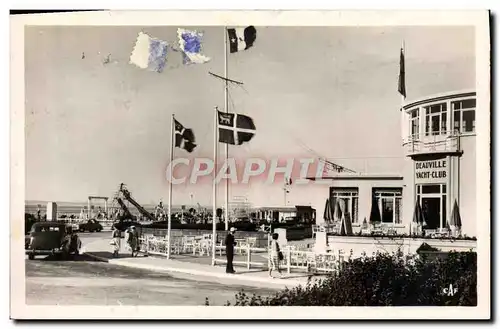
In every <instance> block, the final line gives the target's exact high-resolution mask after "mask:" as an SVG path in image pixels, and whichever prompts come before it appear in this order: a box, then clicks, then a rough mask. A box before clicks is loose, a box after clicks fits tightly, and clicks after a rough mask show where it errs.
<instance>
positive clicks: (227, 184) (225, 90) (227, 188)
mask: <svg viewBox="0 0 500 329" xmlns="http://www.w3.org/2000/svg"><path fill="white" fill-rule="evenodd" d="M227 79H228V75H227V26H225V27H224V112H226V113H228V111H229V109H228V97H229V95H228V83H229V82H228V80H227ZM224 155H225V161H226V162H225V163H226V164H227V161H228V156H229V144H227V143H226V144H224ZM225 192H226V195H225V207H224V208H225V209H224V217H225V223H226V225H225V229H226V231H228V230H229V179H227V178H226V191H225Z"/></svg>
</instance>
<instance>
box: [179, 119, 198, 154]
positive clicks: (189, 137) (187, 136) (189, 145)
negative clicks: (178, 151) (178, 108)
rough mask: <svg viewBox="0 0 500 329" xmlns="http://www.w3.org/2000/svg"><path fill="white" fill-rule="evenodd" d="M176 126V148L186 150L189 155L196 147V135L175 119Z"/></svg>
mask: <svg viewBox="0 0 500 329" xmlns="http://www.w3.org/2000/svg"><path fill="white" fill-rule="evenodd" d="M174 125H175V147H178V148H182V149H185V150H186V151H188V152H189V153H191V152H193V150H194V148H195V147H196V144H195V138H194V133H193V130H192V129H189V128H184V126H183V125H182V124H181V123H180V122H179V121H177V120H175V119H174Z"/></svg>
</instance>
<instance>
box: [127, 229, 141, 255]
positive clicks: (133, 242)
mask: <svg viewBox="0 0 500 329" xmlns="http://www.w3.org/2000/svg"><path fill="white" fill-rule="evenodd" d="M127 233H128V234H127V242H128V246H129V248H130V251H131V252H132V257H135V256H136V252H137V247H138V245H139V243H138V242H139V241H138V237H137V232H136V230H135V226H130V228H129V229H128V230H127Z"/></svg>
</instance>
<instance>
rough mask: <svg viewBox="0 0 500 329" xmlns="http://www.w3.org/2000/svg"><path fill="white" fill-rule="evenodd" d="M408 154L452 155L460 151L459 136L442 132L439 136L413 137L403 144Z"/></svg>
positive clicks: (423, 135)
mask: <svg viewBox="0 0 500 329" xmlns="http://www.w3.org/2000/svg"><path fill="white" fill-rule="evenodd" d="M403 145H404V147H405V148H406V152H407V153H408V154H418V153H454V152H459V151H460V145H459V134H458V133H456V132H442V133H441V134H439V135H425V134H419V135H413V136H409V137H408V138H407V139H406V140H405V141H404V143H403Z"/></svg>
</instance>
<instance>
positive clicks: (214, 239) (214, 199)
mask: <svg viewBox="0 0 500 329" xmlns="http://www.w3.org/2000/svg"><path fill="white" fill-rule="evenodd" d="M217 110H218V108H217V106H216V107H215V108H214V173H213V182H212V189H213V190H212V203H213V204H212V206H213V209H212V266H215V252H216V248H215V245H216V244H217V183H216V181H215V178H216V177H217V143H218V141H217V130H218V129H217V123H218V118H217Z"/></svg>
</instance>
